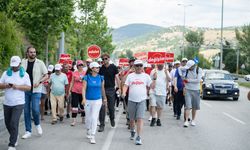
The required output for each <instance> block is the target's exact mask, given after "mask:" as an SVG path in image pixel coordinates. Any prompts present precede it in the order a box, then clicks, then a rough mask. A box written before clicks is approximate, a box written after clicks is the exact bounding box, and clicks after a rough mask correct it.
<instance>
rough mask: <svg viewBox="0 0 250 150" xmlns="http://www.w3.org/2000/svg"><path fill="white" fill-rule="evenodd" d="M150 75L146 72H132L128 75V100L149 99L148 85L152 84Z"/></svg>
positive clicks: (126, 82) (139, 100)
mask: <svg viewBox="0 0 250 150" xmlns="http://www.w3.org/2000/svg"><path fill="white" fill-rule="evenodd" d="M151 82H152V81H151V79H150V76H149V75H148V74H146V73H140V74H136V73H131V74H129V75H128V76H127V79H126V81H125V84H126V85H127V86H128V87H129V97H128V100H130V101H133V102H141V101H143V100H145V99H147V86H148V87H149V86H150V84H151Z"/></svg>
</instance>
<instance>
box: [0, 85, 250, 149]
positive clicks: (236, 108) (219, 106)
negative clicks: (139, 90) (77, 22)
mask: <svg viewBox="0 0 250 150" xmlns="http://www.w3.org/2000/svg"><path fill="white" fill-rule="evenodd" d="M240 90H241V92H240V98H239V101H232V100H202V101H201V110H200V111H199V112H198V116H197V120H196V123H197V126H195V127H191V126H190V127H188V128H183V119H182V120H179V121H177V120H175V118H174V117H173V113H172V110H171V108H170V107H168V106H167V107H166V109H165V110H164V114H163V118H162V124H163V126H162V127H150V126H149V122H148V121H147V119H145V126H144V132H143V135H142V140H143V145H141V146H136V145H135V144H134V142H133V141H131V140H129V135H130V134H129V131H128V130H127V129H126V126H125V115H123V114H122V113H121V112H122V111H119V112H118V113H117V117H116V120H117V126H116V128H111V127H110V124H109V123H107V124H106V128H105V132H103V133H97V135H96V142H97V144H95V145H91V144H89V141H88V139H87V138H86V137H85V135H86V131H85V129H84V125H83V124H82V123H80V118H78V119H79V121H78V122H79V123H78V124H77V125H76V126H75V127H71V126H70V120H69V119H65V120H64V122H63V123H58V124H56V125H53V126H52V125H51V124H50V120H49V119H50V118H49V116H47V117H46V118H45V121H43V122H42V127H43V130H44V134H43V136H42V137H39V136H37V135H36V132H34V133H33V135H32V138H30V139H27V140H22V139H19V145H18V146H17V150H90V149H91V150H128V149H135V150H137V149H138V150H166V149H168V150H183V149H185V150H249V149H250V142H249V141H250V109H249V108H250V101H248V100H247V98H246V95H247V92H248V91H249V90H250V89H246V88H241V89H240ZM146 114H147V116H146V118H147V117H148V113H146ZM23 133H24V127H23V125H21V126H20V136H21V135H22V134H23ZM7 141H8V134H7V133H6V132H5V133H2V134H0V150H5V149H7V143H8V142H7Z"/></svg>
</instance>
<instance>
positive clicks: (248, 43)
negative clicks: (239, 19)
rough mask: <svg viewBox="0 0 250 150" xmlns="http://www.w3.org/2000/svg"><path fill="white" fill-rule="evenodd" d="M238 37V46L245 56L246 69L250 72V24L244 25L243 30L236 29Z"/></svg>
mask: <svg viewBox="0 0 250 150" xmlns="http://www.w3.org/2000/svg"><path fill="white" fill-rule="evenodd" d="M235 33H236V39H237V40H238V48H239V50H240V54H242V56H245V57H246V59H245V60H244V64H245V66H246V71H247V72H248V73H249V72H250V57H249V56H250V24H249V25H245V26H243V27H242V30H239V29H235Z"/></svg>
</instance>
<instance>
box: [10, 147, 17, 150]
mask: <svg viewBox="0 0 250 150" xmlns="http://www.w3.org/2000/svg"><path fill="white" fill-rule="evenodd" d="M8 150H16V148H15V147H9V148H8Z"/></svg>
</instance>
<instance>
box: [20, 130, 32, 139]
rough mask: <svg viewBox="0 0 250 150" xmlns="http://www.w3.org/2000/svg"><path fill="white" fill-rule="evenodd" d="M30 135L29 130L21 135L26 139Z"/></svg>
mask: <svg viewBox="0 0 250 150" xmlns="http://www.w3.org/2000/svg"><path fill="white" fill-rule="evenodd" d="M30 137H31V132H29V131H26V132H25V134H24V135H23V136H22V139H28V138H30Z"/></svg>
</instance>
